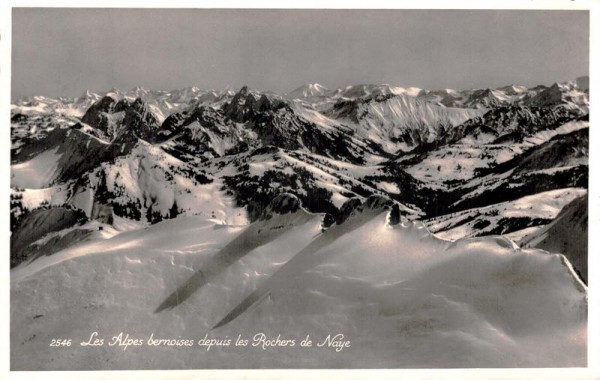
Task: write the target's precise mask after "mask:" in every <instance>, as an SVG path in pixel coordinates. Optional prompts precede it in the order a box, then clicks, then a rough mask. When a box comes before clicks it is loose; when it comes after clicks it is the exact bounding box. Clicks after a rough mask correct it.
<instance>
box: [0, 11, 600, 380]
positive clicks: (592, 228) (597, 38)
mask: <svg viewBox="0 0 600 380" xmlns="http://www.w3.org/2000/svg"><path fill="white" fill-rule="evenodd" d="M143 5H144V7H147V8H279V9H295V8H325V9H349V8H355V9H388V8H390V9H391V8H394V9H521V10H525V9H564V10H577V9H579V10H586V9H588V10H590V18H591V20H590V26H591V34H590V79H591V82H590V86H591V90H590V93H591V96H590V100H591V104H592V105H591V107H590V108H591V109H592V110H593V111H592V112H591V114H590V125H591V127H590V183H589V190H590V193H589V194H590V197H589V204H590V213H589V227H588V228H589V232H590V233H589V235H590V244H589V251H588V252H589V253H588V256H589V265H588V266H589V275H588V278H589V284H588V285H589V314H588V316H589V317H588V337H589V340H588V368H587V369H469V370H454V369H453V370H439V369H428V370H404V369H402V370H401V369H398V370H396V369H394V370H336V371H333V370H210V371H198V370H194V371H96V372H92V371H89V372H73V371H69V372H66V371H63V372H9V358H10V355H9V342H10V339H9V265H8V264H9V260H8V252H9V249H10V247H9V235H10V232H9V228H8V226H9V203H8V199H9V186H7V184H9V183H10V121H9V120H10V106H9V105H10V99H11V96H10V94H11V90H10V78H11V76H10V74H11V72H10V52H11V9H12V8H13V7H53V8H54V7H77V8H138V7H140V2H139V1H135V0H105V1H99V0H92V1H87V2H86V3H85V4H82V2H81V1H76V0H57V1H53V2H50V1H42V0H21V1H19V0H2V2H1V3H0V126H1V131H2V134H1V136H2V138H1V139H0V144H1V145H0V153H1V154H0V157H1V160H2V161H1V165H0V179H1V180H2V181H1V183H4V184H6V185H5V186H2V187H1V189H0V199H3V200H4V201H0V226H2V228H1V229H0V244H2V245H1V247H2V248H3V249H0V254H2V255H4V259H1V260H0V263H1V264H0V268H1V270H2V276H1V278H2V280H0V281H2V283H1V285H2V286H1V287H0V305H3V306H4V308H2V310H3V312H2V313H0V342H2V344H1V345H0V353H1V354H2V356H1V358H0V377H1V378H4V377H6V378H9V379H32V378H39V379H82V378H85V379H109V378H124V379H132V378H144V379H147V380H151V379H167V378H169V379H171V378H182V379H183V378H190V377H200V376H201V377H202V378H205V379H223V378H244V379H249V378H264V379H280V378H286V379H305V378H328V379H359V378H366V377H369V378H371V377H374V378H398V377H402V378H411V379H412V378H420V379H429V378H435V379H437V378H445V379H446V378H455V379H464V380H469V379H481V378H485V379H491V378H495V379H527V380H530V379H532V378H543V379H552V380H554V379H600V326H599V323H600V309H599V307H598V306H599V304H598V301H599V299H598V294H600V292H599V291H598V287H599V286H600V281H599V280H598V274H599V271H598V268H599V266H600V257H598V256H597V255H598V254H600V236H598V233H600V193H599V191H600V184H597V183H596V182H594V180H596V179H597V178H596V177H597V175H598V173H600V172H599V170H600V151H599V149H600V146H599V139H600V131H597V130H596V125H597V124H598V123H597V121H600V117H597V116H596V112H595V110H596V109H597V104H599V102H597V101H596V89H598V88H600V77H599V76H597V75H600V74H599V73H600V71H598V70H595V68H596V67H600V66H599V65H600V58H599V51H598V48H599V47H600V18H599V17H598V13H599V12H600V0H586V1H584V0H528V1H523V0H505V1H496V0H493V1H485V0H454V1H448V0H421V1H417V0H408V1H402V2H401V3H400V2H396V3H392V1H390V0H369V1H364V0H346V1H340V0H288V1H285V2H282V1H273V0H259V1H252V2H248V1H247V2H243V1H240V0H221V1H218V0H208V1H202V2H198V1H191V0H169V1H166V0H148V1H145V2H143ZM565 55H568V52H565ZM599 109H600V108H599ZM3 375H5V376H3Z"/></svg>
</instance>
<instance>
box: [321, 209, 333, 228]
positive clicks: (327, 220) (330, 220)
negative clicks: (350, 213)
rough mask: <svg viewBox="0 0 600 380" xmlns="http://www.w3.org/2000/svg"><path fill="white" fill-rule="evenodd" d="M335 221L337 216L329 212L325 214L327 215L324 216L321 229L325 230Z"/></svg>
mask: <svg viewBox="0 0 600 380" xmlns="http://www.w3.org/2000/svg"><path fill="white" fill-rule="evenodd" d="M334 223H335V218H334V217H333V216H332V215H331V214H329V213H327V214H325V216H324V217H323V224H322V226H321V230H322V231H325V230H326V229H328V228H329V227H331V226H332V225H333V224H334Z"/></svg>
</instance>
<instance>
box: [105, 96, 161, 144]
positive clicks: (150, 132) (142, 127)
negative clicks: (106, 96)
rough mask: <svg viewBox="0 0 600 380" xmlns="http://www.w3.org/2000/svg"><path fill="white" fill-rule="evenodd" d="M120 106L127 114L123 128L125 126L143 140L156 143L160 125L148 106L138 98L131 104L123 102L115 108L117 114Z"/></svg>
mask: <svg viewBox="0 0 600 380" xmlns="http://www.w3.org/2000/svg"><path fill="white" fill-rule="evenodd" d="M120 106H121V107H122V108H123V111H124V112H125V116H124V117H123V122H122V124H123V126H125V128H126V129H129V130H131V131H132V132H133V133H134V134H135V135H136V136H137V137H139V138H141V139H142V140H147V141H154V139H155V136H156V132H158V129H159V128H160V125H159V124H158V120H156V118H155V117H154V115H152V113H151V112H150V111H149V110H148V106H147V105H146V104H145V103H144V102H143V101H142V99H140V98H137V99H135V100H134V101H133V102H131V103H130V102H127V101H126V100H121V101H120V102H119V103H117V105H116V106H115V112H120V111H119V109H120V108H121V107H120Z"/></svg>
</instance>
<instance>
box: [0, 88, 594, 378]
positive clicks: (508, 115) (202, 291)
mask: <svg viewBox="0 0 600 380" xmlns="http://www.w3.org/2000/svg"><path fill="white" fill-rule="evenodd" d="M586 83H587V82H586V79H585V78H578V79H577V80H576V81H573V82H566V83H559V84H555V85H552V86H550V87H546V86H537V87H534V88H526V87H524V86H517V85H510V86H505V87H501V88H490V89H479V90H464V91H463V90H451V89H447V90H442V91H437V90H436V91H432V90H422V89H419V88H413V87H411V88H401V87H396V86H391V85H354V86H348V87H344V88H341V89H333V90H330V89H327V88H325V87H323V86H321V85H318V84H310V85H306V86H302V87H300V88H298V89H296V90H294V91H292V92H290V93H288V94H285V95H283V96H280V95H278V94H274V93H270V92H260V91H255V90H252V89H249V88H247V87H242V88H240V89H239V90H237V91H231V90H230V89H226V90H222V91H215V90H210V91H205V90H201V89H200V88H198V87H188V88H184V89H180V90H174V91H154V90H146V89H143V88H139V87H136V88H134V89H132V90H129V91H124V92H123V91H120V90H118V89H111V90H110V91H107V92H102V93H94V92H90V91H85V92H84V93H83V94H82V95H81V96H80V97H79V98H75V99H67V98H58V99H50V98H45V97H39V96H38V97H31V98H27V99H22V100H19V101H17V102H16V103H15V104H14V105H13V106H12V116H11V144H12V150H11V164H12V165H11V231H12V234H11V252H10V260H11V267H12V268H13V269H12V270H11V313H12V314H11V317H12V318H11V323H12V325H11V342H12V346H13V347H16V348H15V349H14V351H13V359H12V365H13V366H14V367H15V368H19V369H84V368H87V369H92V368H93V369H106V368H125V367H126V366H127V363H136V364H135V368H161V366H162V365H163V364H164V363H166V362H167V361H168V360H174V359H173V358H174V357H175V356H173V355H175V353H174V351H172V348H171V349H169V348H167V347H163V349H158V350H157V351H155V352H154V353H152V352H150V351H148V350H144V349H141V348H140V349H139V350H138V351H133V352H132V353H131V354H129V352H130V350H128V351H127V352H128V354H127V355H117V354H116V353H115V352H113V351H111V350H101V351H98V352H96V353H95V354H94V355H92V354H82V355H84V356H83V357H81V360H83V361H74V360H72V358H71V357H70V356H65V355H66V354H61V353H60V352H59V351H56V350H55V351H52V350H47V346H48V342H46V340H44V339H45V338H46V337H47V336H50V335H52V336H54V335H56V334H62V331H63V330H61V321H63V320H65V319H64V318H67V319H68V320H69V321H71V320H72V319H74V318H75V316H77V323H76V325H75V326H71V327H73V328H72V329H71V333H70V334H71V335H72V336H73V338H76V337H77V338H79V337H80V335H85V334H84V332H86V331H87V330H89V329H90V328H92V327H90V326H98V327H94V328H96V329H99V330H103V331H104V332H105V333H107V334H108V333H109V331H110V332H112V330H113V329H125V328H128V329H130V331H131V332H132V333H137V334H146V333H147V332H151V331H155V332H158V331H160V332H161V333H164V334H166V335H169V334H170V335H173V336H180V335H185V334H192V335H193V336H194V337H195V338H196V339H200V338H202V337H203V336H204V334H206V333H208V334H213V333H215V334H216V333H219V334H220V332H222V333H223V334H224V335H228V336H230V337H231V336H233V335H236V336H237V333H239V332H242V331H254V330H256V331H259V330H261V329H262V330H261V331H264V332H265V334H267V333H268V334H274V335H275V337H276V336H277V334H278V333H279V332H280V331H282V330H278V329H281V328H283V326H286V325H288V326H289V325H292V326H296V327H298V328H299V330H298V331H306V332H307V334H316V335H319V334H324V333H325V332H327V331H333V330H336V331H340V332H342V333H344V334H346V335H348V336H351V337H352V339H353V343H352V347H354V348H353V349H352V350H348V351H347V352H345V353H344V354H340V353H339V352H337V353H336V352H335V351H334V353H332V354H330V353H327V352H325V351H311V352H310V353H307V354H306V355H300V356H299V355H297V352H296V351H294V350H290V351H287V352H286V351H273V352H272V353H271V354H272V356H270V357H269V359H264V357H263V356H261V353H260V351H256V352H252V353H250V354H248V355H249V356H247V360H246V359H243V360H242V359H240V360H239V361H232V360H231V359H228V351H227V350H226V349H224V348H215V351H214V352H215V356H214V357H211V358H209V357H208V356H204V355H200V356H198V355H197V353H198V351H193V352H192V351H190V352H187V351H186V352H183V351H177V358H178V359H177V361H176V363H177V364H176V365H175V366H176V367H177V368H194V367H202V368H208V367H211V368H212V367H221V368H224V367H232V368H244V367H252V366H256V364H254V365H253V364H252V363H263V364H262V365H263V366H265V367H290V366H291V367H307V368H312V367H327V366H335V365H338V366H340V367H370V366H382V367H397V366H399V367H403V366H409V367H415V366H425V367H457V366H458V367H464V366H477V367H485V366H492V367H496V366H512V367H514V366H548V365H553V366H554V365H558V366H573V365H585V360H586V359H585V350H586V340H585V332H586V322H585V321H586V319H585V315H586V307H587V306H586V305H587V304H586V302H587V301H586V299H587V298H586V297H587V288H586V286H585V283H586V282H587V247H582V245H581V244H580V243H578V242H577V241H575V240H576V239H579V240H581V239H583V237H582V236H584V235H586V234H587V216H586V215H587V214H585V215H584V212H583V211H582V210H583V209H584V208H585V207H586V206H582V205H583V201H581V199H586V198H585V197H586V194H587V187H588V176H589V174H588V145H589V138H588V134H589V117H588V112H589V104H588V97H589V88H588V85H587V84H586ZM582 215H583V216H582ZM572 221H575V222H576V223H575V222H573V223H575V224H574V225H573V226H572V227H573V228H574V229H575V230H573V231H575V232H573V231H572V228H571V227H569V226H570V225H569V223H571V222H572ZM520 246H521V247H522V248H519V247H520ZM465 271H467V272H468V273H466V272H465ZM64 273H68V274H69V276H68V278H69V280H68V281H67V282H64V283H63V282H62V281H60V280H59V279H60V278H62V276H63V274H64ZM165 277H168V278H165ZM90 278H91V280H90ZM525 279H526V280H527V281H525ZM55 294H61V295H62V296H61V297H60V299H56V297H54V295H55ZM291 300H293V301H291ZM207 305H209V307H206V306H207ZM325 306H327V311H324V310H323V307H325ZM198 310H202V312H201V313H200V314H198ZM123 316H128V318H129V319H131V321H132V323H134V322H133V321H135V324H131V325H127V326H120V325H119V327H117V326H116V325H115V323H117V321H122V320H123ZM369 321H370V322H369ZM192 325H193V327H192ZM265 325H268V326H269V327H268V328H267V327H265ZM140 326H144V328H143V329H142V328H139V327H140ZM159 326H160V328H159ZM300 327H301V328H300ZM211 328H215V330H211ZM42 331H43V332H42ZM294 331H296V330H294ZM48 334H50V335H48ZM200 335H201V336H200ZM523 336H525V337H523ZM81 338H82V339H83V338H84V337H83V336H81ZM301 338H304V337H301ZM448 347H452V349H451V350H448V349H447V348H448ZM558 347H560V348H561V353H562V355H561V356H560V358H558V357H557V356H556V355H554V354H552V353H553V352H555V350H556V349H557V348H558ZM25 351H27V352H30V353H33V355H38V356H39V360H35V361H32V360H23V359H22V358H23V355H22V352H25ZM212 352H213V351H212V350H211V353H212ZM307 352H308V351H307ZM424 352H428V354H427V355H421V354H420V353H424ZM157 353H160V355H159V356H160V357H159V356H157ZM432 353H435V355H434V354H432ZM76 355H79V354H76ZM336 355H337V356H336ZM357 357H360V358H361V359H360V360H357V359H356V358H357ZM261 358H262V359H261ZM467 358H471V359H467ZM376 359H377V360H376ZM77 363H83V364H77ZM334 363H338V364H334ZM373 363H377V364H376V365H375V364H373ZM169 368H173V366H169Z"/></svg>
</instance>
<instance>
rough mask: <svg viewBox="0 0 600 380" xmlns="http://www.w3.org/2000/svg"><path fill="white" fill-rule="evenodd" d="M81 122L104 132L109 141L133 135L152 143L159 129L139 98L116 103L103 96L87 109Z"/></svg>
mask: <svg viewBox="0 0 600 380" xmlns="http://www.w3.org/2000/svg"><path fill="white" fill-rule="evenodd" d="M119 114H121V115H119ZM81 121H82V122H83V123H85V124H88V125H90V126H91V127H93V128H96V129H98V130H100V131H102V132H104V133H105V134H106V136H107V137H108V138H110V139H114V138H118V137H119V136H120V135H122V134H133V135H135V136H137V137H139V138H141V139H143V140H148V141H153V140H154V138H155V136H156V133H157V132H158V129H159V127H160V125H159V123H158V120H156V118H155V117H154V115H152V113H151V112H150V111H149V110H148V106H147V105H146V104H145V103H144V102H143V101H142V99H140V98H137V99H135V100H134V101H133V102H129V101H127V100H126V99H122V100H120V101H118V102H116V101H115V99H113V98H112V97H110V96H105V97H103V98H102V99H100V100H99V101H98V102H96V103H94V104H93V105H92V106H91V107H90V108H89V109H88V111H87V112H86V113H85V115H83V117H82V118H81Z"/></svg>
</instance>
